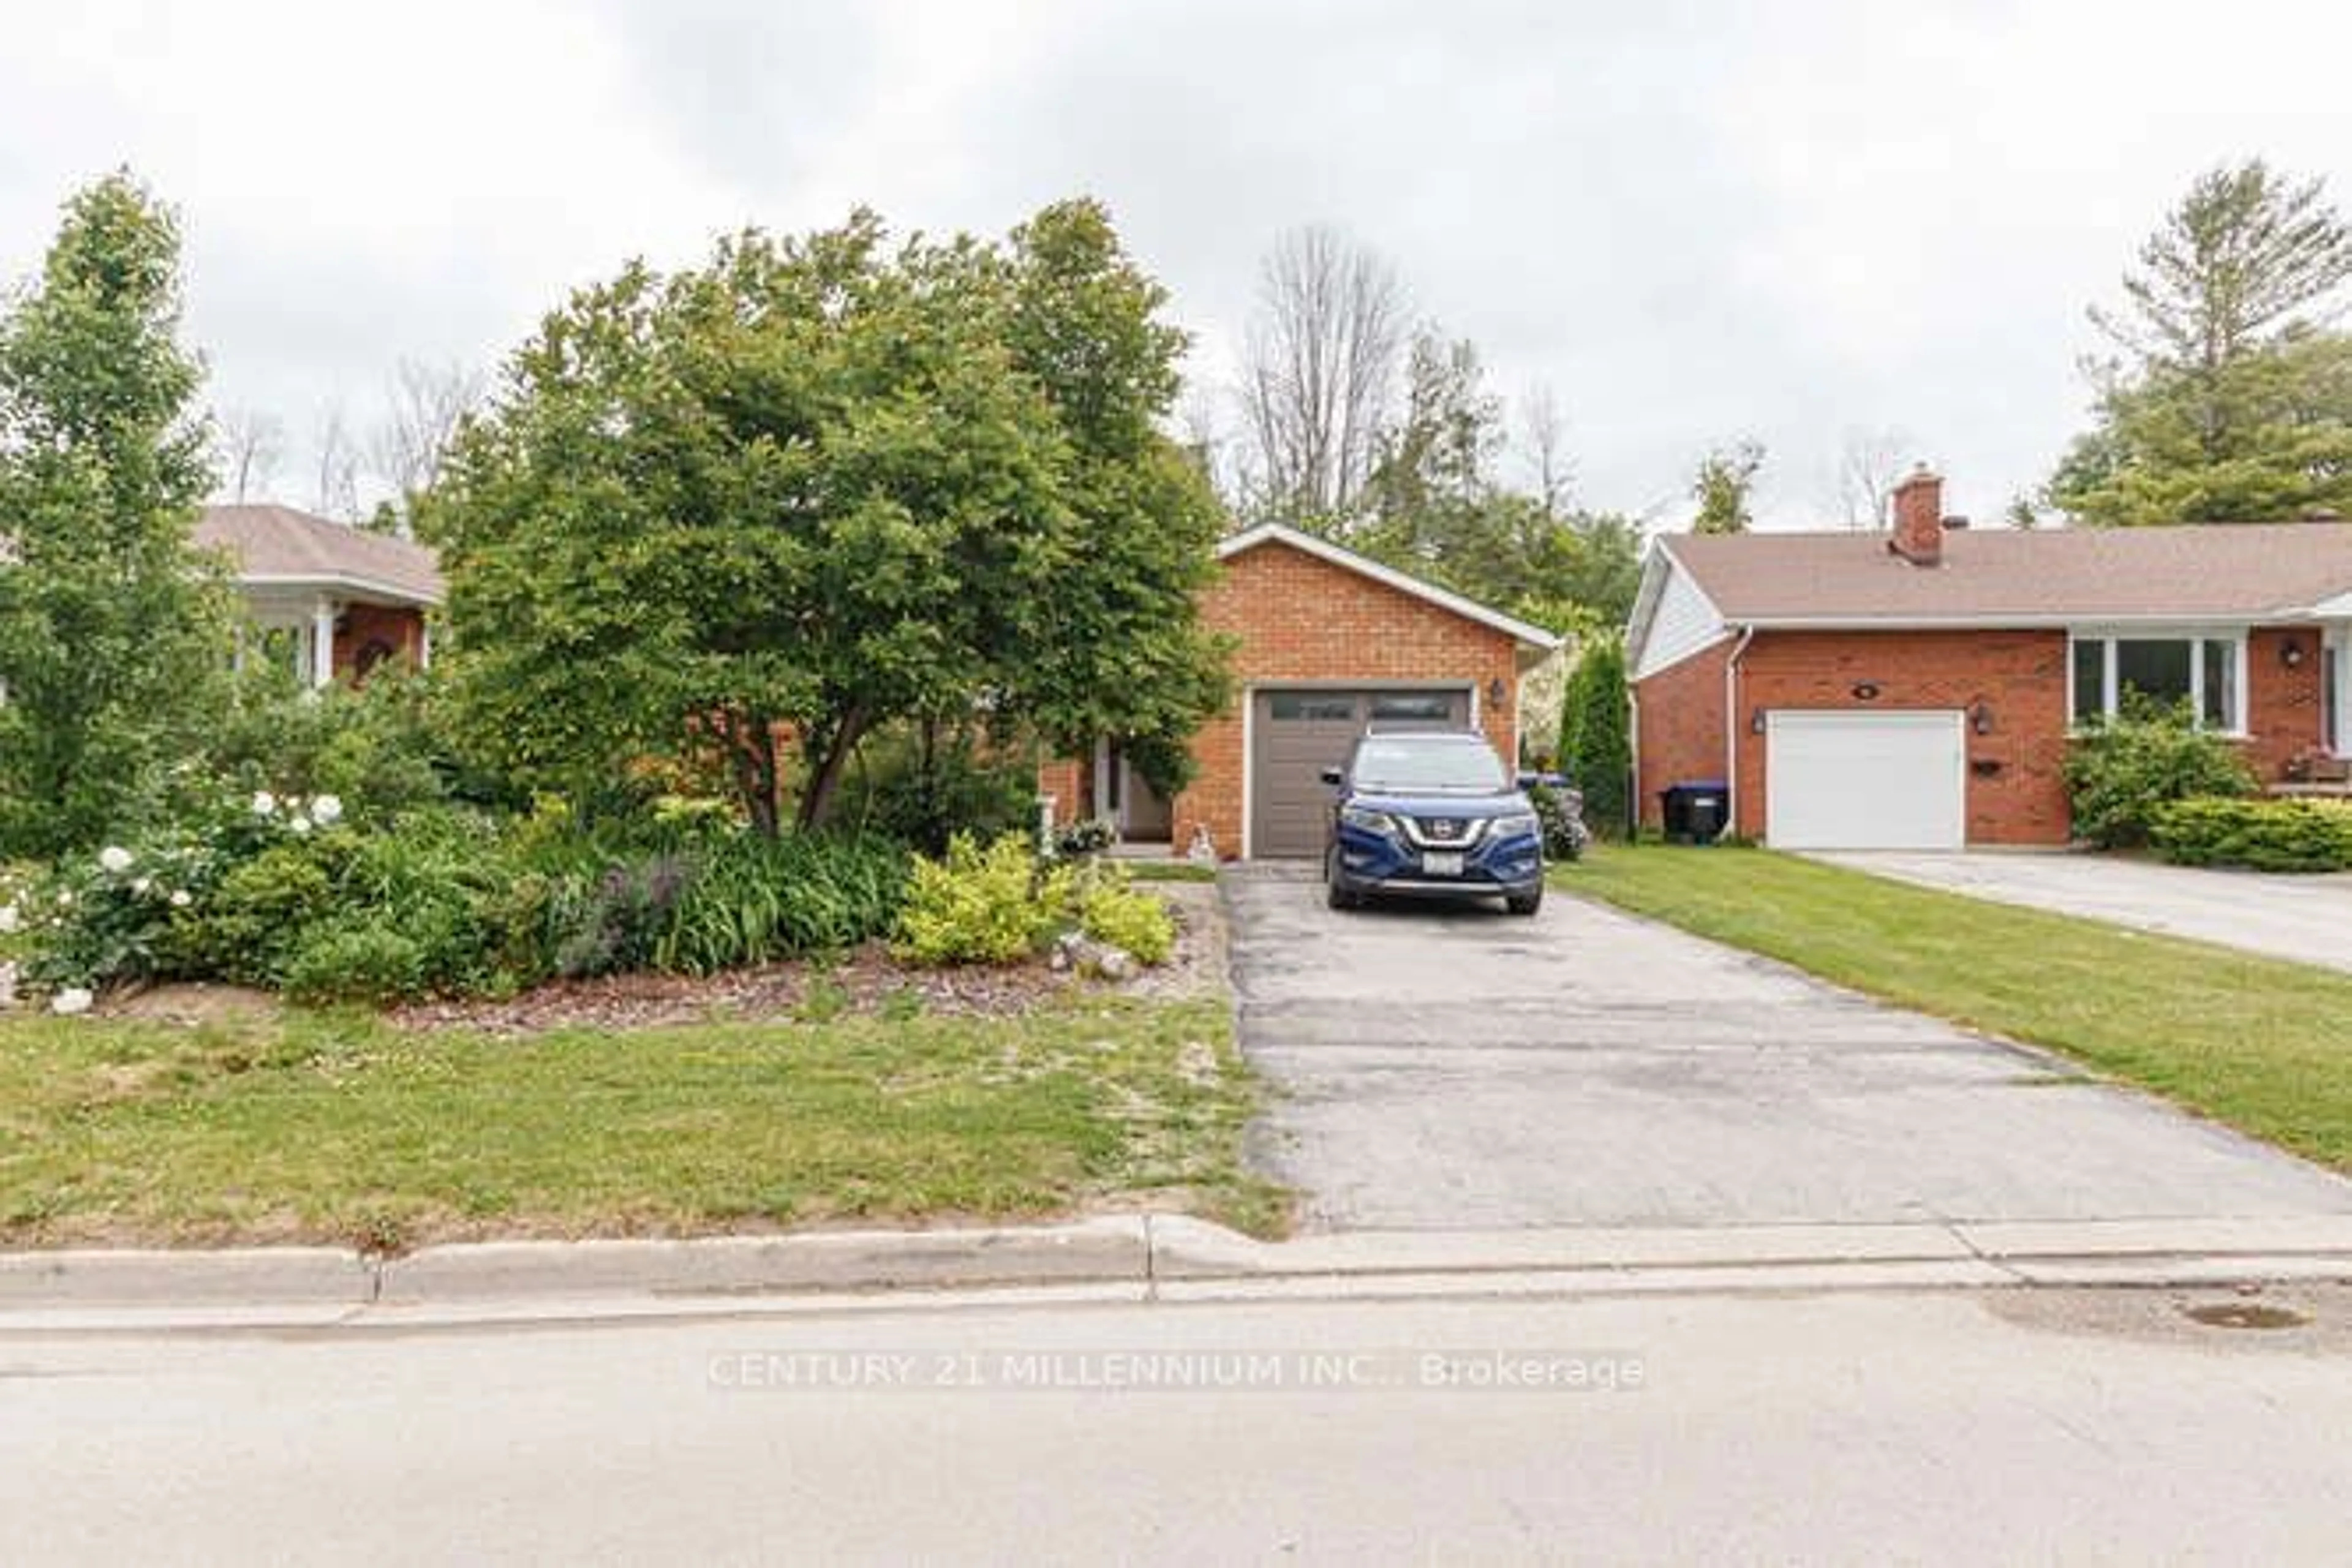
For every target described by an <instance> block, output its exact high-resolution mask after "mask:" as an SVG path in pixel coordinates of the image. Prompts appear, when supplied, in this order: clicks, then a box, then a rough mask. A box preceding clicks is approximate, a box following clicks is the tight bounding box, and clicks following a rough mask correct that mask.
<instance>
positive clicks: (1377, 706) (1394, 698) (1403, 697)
mask: <svg viewBox="0 0 2352 1568" xmlns="http://www.w3.org/2000/svg"><path fill="white" fill-rule="evenodd" d="M1372 717H1373V718H1375V719H1438V720H1444V719H1451V718H1453V717H1454V699H1453V698H1451V697H1449V696H1447V695H1446V694H1445V693H1444V692H1443V691H1382V692H1379V693H1376V694H1375V695H1374V696H1373V698H1372Z"/></svg>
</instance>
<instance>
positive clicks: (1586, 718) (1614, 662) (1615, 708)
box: [1559, 637, 1633, 837]
mask: <svg viewBox="0 0 2352 1568" xmlns="http://www.w3.org/2000/svg"><path fill="white" fill-rule="evenodd" d="M1559 761H1560V766H1561V767H1562V768H1563V769H1565V770H1566V771H1567V773H1568V774H1569V776H1570V779H1571V780H1573V781H1574V783H1575V784H1576V786H1577V787H1578V788H1579V789H1580V790H1581V791H1582V792H1583V804H1584V820H1585V821H1586V822H1588V823H1590V824H1591V826H1592V827H1593V829H1594V830H1595V831H1596V832H1599V833H1601V834H1604V835H1607V836H1609V837H1616V836H1617V835H1619V834H1622V833H1623V832H1624V831H1625V827H1626V822H1627V812H1628V807H1629V806H1630V805H1631V799H1630V791H1631V788H1632V785H1631V784H1630V782H1629V780H1630V775H1631V774H1632V773H1633V700H1632V699H1631V697H1630V696H1628V694H1627V690H1626V685H1625V648H1624V645H1623V644H1622V643H1621V642H1619V641H1618V640H1617V639H1616V638H1614V637H1595V638H1594V639H1593V640H1592V641H1591V644H1590V645H1588V646H1587V647H1586V648H1585V649H1584V653H1583V657H1582V658H1579V659H1578V660H1577V661H1576V669H1575V672H1574V673H1573V674H1571V675H1570V677H1569V678H1568V695H1567V697H1566V698H1565V699H1564V700H1563V701H1562V704H1561V709H1560V723H1559Z"/></svg>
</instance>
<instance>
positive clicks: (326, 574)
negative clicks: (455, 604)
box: [195, 506, 443, 605]
mask: <svg viewBox="0 0 2352 1568" xmlns="http://www.w3.org/2000/svg"><path fill="white" fill-rule="evenodd" d="M195 542H197V543H198V544H200V545H205V546H207V547H210V548H213V549H220V550H226V551H227V552H229V553H230V555H232V556H233V557H235V558H236V565H237V573H236V575H237V581H238V582H240V583H243V584H247V585H250V586H260V585H268V586H284V587H308V586H313V585H315V586H318V587H320V588H337V589H342V590H345V591H348V592H353V593H359V594H365V595H371V596H373V597H377V598H383V599H390V600H393V601H394V602H396V603H400V604H406V605H437V604H439V603H440V602H441V598H442V592H443V588H442V582H441V570H440V565H439V563H438V562H437V561H436V559H435V557H434V554H433V552H432V551H430V550H427V549H426V548H425V546H423V545H421V544H415V543H411V542H409V541H407V540H405V539H394V538H391V537H390V536H388V535H385V534H381V533H369V532H367V531H364V530H362V529H357V528H346V527H345V526H343V525H342V524H341V523H340V522H330V521H327V520H326V519H325V518H323V517H313V516H311V515H310V513H309V512H307V511H297V510H294V509H293V508H292V507H286V506H208V507H206V508H205V511H204V515H203V516H202V517H200V518H199V519H197V520H196V527H195Z"/></svg>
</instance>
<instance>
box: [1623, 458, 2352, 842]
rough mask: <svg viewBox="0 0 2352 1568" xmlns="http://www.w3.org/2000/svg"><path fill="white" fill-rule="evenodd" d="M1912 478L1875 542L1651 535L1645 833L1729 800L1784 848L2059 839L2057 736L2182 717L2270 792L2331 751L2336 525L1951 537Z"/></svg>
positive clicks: (2323, 763) (2349, 685) (2062, 811)
mask: <svg viewBox="0 0 2352 1568" xmlns="http://www.w3.org/2000/svg"><path fill="white" fill-rule="evenodd" d="M1942 502H1943V486H1942V481H1941V480H1940V479H1937V477H1936V476H1935V475H1934V474H1932V473H1928V472H1927V471H1926V470H1925V469H1922V470H1920V471H1919V472H1917V473H1916V474H1914V475H1913V476H1911V478H1910V479H1907V480H1906V481H1905V483H1904V484H1903V485H1902V487H1901V488H1900V489H1898V490H1897V491H1896V494H1895V526H1894V529H1893V531H1892V533H1891V535H1886V534H1874V533H1854V532H1841V533H1782V534H1771V533H1757V534H1740V535H1726V536H1714V537H1699V536H1696V535H1676V536H1674V537H1671V538H1661V539H1659V540H1657V541H1655V542H1654V544H1653V546H1652V548H1651V552H1650V557H1649V561H1648V563H1647V564H1646V567H1645V569H1644V573H1643V582H1642V589H1641V595H1640V597H1639V598H1638V600H1637V601H1636V602H1635V605H1634V607H1633V616H1632V619H1631V622H1630V624H1629V627H1628V632H1627V648H1626V652H1627V662H1628V667H1629V668H1630V670H1631V673H1632V680H1633V703H1634V752H1635V774H1636V781H1637V785H1638V789H1639V792H1640V799H1641V802H1642V806H1643V819H1644V820H1645V821H1646V822H1648V823H1651V824H1653V825H1655V824H1657V823H1658V822H1659V820H1660V792H1661V791H1663V790H1664V789H1665V788H1666V787H1667V786H1668V785H1670V784H1677V783H1685V782H1709V783H1720V784H1724V785H1725V786H1727V792H1728V805H1729V817H1730V820H1729V826H1730V829H1731V830H1732V831H1735V832H1738V833H1741V834H1745V835H1748V836H1751V837H1761V838H1763V839H1765V840H1766V841H1768V842H1770V843H1772V844H1775V845H1778V846H1780V847H1785V848H1953V849H1957V848H1959V847H1963V846H1968V845H2063V844H2064V843H2066V842H2067V840H2068V838H2069V837H2070V823H2069V813H2068V807H2067V797H2066V787H2065V781H2064V776H2063V765H2064V762H2065V756H2066V749H2067V744H2068V737H2069V734H2070V732H2071V731H2073V729H2074V726H2075V724H2076V723H2077V722H2078V721H2081V720H2082V719H2084V718H2086V717H2088V716H2090V715H2093V714H2099V713H2112V712H2114V711H2115V710H2116V707H2117V705H2118V702H2119V700H2121V699H2122V697H2123V695H2124V694H2125V693H2126V692H2130V691H2134V690H2137V691H2140V692H2144V693H2147V694H2148V695H2150V696H2153V697H2156V698H2158V699H2161V700H2187V701H2189V703H2190V704H2191V706H2192V708H2193V709H2194V710H2195V711H2196V713H2197V714H2198V715H2199V718H2200V721H2201V722H2202V723H2204V724H2206V725H2208V726H2210V727H2211V728H2212V729H2214V730H2217V731H2221V732H2222V733H2224V734H2226V735H2229V736H2230V737H2231V738H2232V739H2233V740H2235V741H2237V742H2239V744H2240V745H2241V746H2242V749H2243V751H2244V752H2245V755H2246V758H2247V761H2248V762H2249V763H2252V766H2253V768H2254V770H2255V772H2256V773H2257V774H2258V775H2259V776H2260V777H2261V778H2262V779H2263V781H2264V782H2265V783H2266V784H2270V785H2271V786H2272V787H2273V788H2275V789H2278V790H2280V791H2282V792H2294V791H2311V792H2315V793H2316V792H2323V791H2328V790H2332V789H2340V788H2341V787H2342V786H2341V785H2340V784H2330V783H2327V782H2324V781H2326V780H2327V779H2329V778H2331V777H2334V778H2340V777H2341V770H2340V767H2339V766H2338V764H2337V763H2336V762H2335V761H2334V759H2340V758H2342V757H2343V756H2345V755H2346V754H2347V752H2352V524H2347V523H2343V522H2337V521H2313V522H2295V523H2263V524H2253V523H2246V524H2227V525H2211V526H2203V527H2184V528H2126V529H2101V530H2063V531H1990V530H1989V531H1969V530H1968V529H1967V525H1966V524H1965V523H1964V522H1962V521H1959V520H1957V519H1948V518H1946V517H1945V516H1944V515H1943V507H1942Z"/></svg>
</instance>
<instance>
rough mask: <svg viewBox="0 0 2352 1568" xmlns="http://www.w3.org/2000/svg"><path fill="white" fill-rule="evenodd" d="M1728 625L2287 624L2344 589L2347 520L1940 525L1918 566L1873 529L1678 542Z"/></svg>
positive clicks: (1677, 554)
mask: <svg viewBox="0 0 2352 1568" xmlns="http://www.w3.org/2000/svg"><path fill="white" fill-rule="evenodd" d="M1658 548H1659V549H1660V550H1661V551H1662V552H1664V554H1665V555H1666V557H1667V558H1668V559H1669V560H1670V561H1671V562H1673V563H1675V565H1678V566H1679V567H1681V568H1682V569H1683V570H1684V571H1685V572H1687V573H1688V574H1690V576H1691V578H1692V580H1693V581H1694V582H1695V583H1696V584H1697V585H1698V587H1699V588H1700V590H1701V591H1702V592H1704V593H1705V594H1706V597H1707V598H1708V599H1709V600H1710V601H1712V602H1713V604H1714V605H1716V607H1717V609H1718V610H1719V611H1720V612H1721V613H1722V616H1723V618H1724V620H1725V621H1726V622H1727V623H1729V624H1731V625H1734V626H1774V625H1780V626H1835V625H1846V624H1852V625H1858V626H1859V625H1869V624H1873V623H1878V624H1885V625H1889V626H1935V625H1979V626H1991V625H2001V626H2058V625H2065V624H2069V623H2087V622H2097V621H2149V622H2157V621H2184V622H2186V621H2222V622H2229V621H2246V622H2254V621H2281V620H2286V621H2293V620H2307V619H2311V618H2314V617H2315V616H2316V615H2317V614H2319V613H2320V610H2319V607H2320V606H2321V605H2326V604H2327V603H2328V602H2329V601H2331V600H2337V599H2340V598H2341V597H2342V596H2343V595H2347V594H2352V523H2340V522H2276V523H2212V524H2204V525H2200V526H2188V527H2174V528H2100V529H2087V528H2086V529H2055V530H2035V531H2020V530H2014V529H1987V530H1983V531H1976V530H1957V529H1955V530H1950V531H1947V532H1946V533H1945V535H1944V541H1943V563H1942V564H1941V565H1939V566H1932V567H1921V566H1914V565H1912V564H1911V563H1909V562H1907V561H1906V560H1904V559H1903V558H1902V557H1900V556H1898V555H1895V553H1893V552H1891V551H1889V550H1888V549H1887V548H1886V542H1885V535H1884V534H1878V533H1855V532H1841V533H1745V534H1708V535H1700V534H1675V535H1674V536H1672V537H1669V538H1661V539H1660V540H1659V541H1658Z"/></svg>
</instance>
